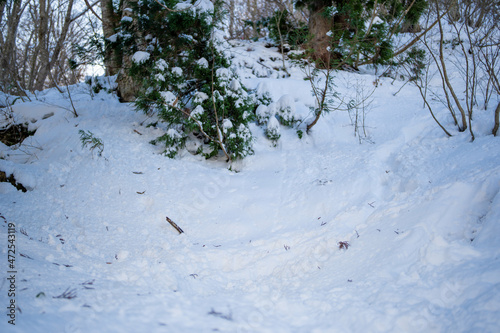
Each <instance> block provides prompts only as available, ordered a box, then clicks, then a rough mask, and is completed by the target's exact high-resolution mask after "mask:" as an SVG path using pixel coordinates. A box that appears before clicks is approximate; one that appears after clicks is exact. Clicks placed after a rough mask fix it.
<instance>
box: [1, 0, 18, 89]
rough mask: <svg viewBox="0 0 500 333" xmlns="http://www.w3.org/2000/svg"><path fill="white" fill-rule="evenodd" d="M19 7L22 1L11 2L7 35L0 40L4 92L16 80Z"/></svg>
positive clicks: (3, 7)
mask: <svg viewBox="0 0 500 333" xmlns="http://www.w3.org/2000/svg"><path fill="white" fill-rule="evenodd" d="M21 5H22V0H18V1H13V3H12V5H11V8H10V12H8V13H7V15H8V19H7V35H6V38H5V40H3V39H2V40H1V42H2V45H0V46H1V47H2V51H1V52H0V86H1V88H2V89H5V90H6V89H8V88H7V87H8V86H10V85H12V83H14V82H16V81H17V79H18V77H17V71H16V68H17V65H16V37H17V28H18V26H19V21H20V19H21V14H22V12H23V9H24V7H22V6H21ZM1 10H2V12H3V11H4V10H5V3H3V6H2V8H1Z"/></svg>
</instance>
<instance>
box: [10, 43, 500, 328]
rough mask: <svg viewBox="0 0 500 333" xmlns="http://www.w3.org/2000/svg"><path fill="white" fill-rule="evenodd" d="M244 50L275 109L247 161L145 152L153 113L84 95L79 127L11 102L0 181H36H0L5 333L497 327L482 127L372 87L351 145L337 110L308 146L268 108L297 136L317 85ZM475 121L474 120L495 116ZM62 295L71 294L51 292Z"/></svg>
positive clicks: (404, 94)
mask: <svg viewBox="0 0 500 333" xmlns="http://www.w3.org/2000/svg"><path fill="white" fill-rule="evenodd" d="M247 47H248V44H244V43H242V44H240V45H239V46H238V45H236V46H235V47H234V48H233V49H232V50H231V52H232V53H233V54H234V55H235V56H236V58H235V60H234V62H235V64H236V65H237V66H239V67H238V74H239V76H240V77H242V78H244V82H243V83H244V84H245V85H246V87H247V88H249V89H253V90H254V91H255V89H257V88H258V89H259V93H260V94H263V93H264V92H268V93H269V95H270V97H271V98H272V99H273V101H274V103H273V104H274V105H271V106H269V107H266V106H264V105H263V106H261V107H259V110H260V111H259V113H260V114H266V113H268V112H270V111H269V109H272V110H274V111H273V113H272V115H271V118H270V121H269V125H268V126H267V127H266V126H264V128H263V127H259V126H257V125H256V124H251V125H250V130H251V131H252V133H253V136H254V138H255V142H254V147H253V149H254V151H255V154H254V155H252V156H249V157H247V158H246V159H244V160H243V161H238V162H236V163H233V164H232V165H227V164H226V163H225V162H224V161H223V160H217V159H215V160H205V159H204V158H202V157H200V156H198V155H192V154H190V153H189V152H187V151H183V152H181V153H180V156H179V157H178V158H176V159H168V158H166V157H164V156H163V155H162V154H161V153H162V151H163V150H164V149H163V148H162V147H160V146H154V145H151V144H150V141H151V140H154V139H155V138H157V137H159V136H161V135H163V134H165V133H168V134H170V135H175V134H176V133H177V132H176V130H174V129H170V130H162V129H161V127H160V126H158V127H154V126H148V125H149V124H152V123H154V122H155V119H154V118H153V119H152V118H151V116H150V115H145V114H142V113H139V112H135V111H134V110H133V106H132V105H128V104H120V103H119V102H118V101H117V99H116V97H114V96H113V95H109V94H106V93H104V92H101V93H99V94H97V95H95V96H92V95H91V94H90V93H89V89H88V88H87V87H86V86H85V85H84V84H80V85H76V86H72V87H71V88H70V89H71V92H72V99H73V102H74V104H75V107H76V109H77V111H78V114H79V117H77V118H75V117H74V116H73V115H72V113H71V112H70V102H69V100H68V99H67V97H63V96H61V95H60V94H59V93H58V92H57V91H56V90H46V91H42V92H39V93H38V94H37V98H35V97H34V96H32V100H33V101H32V102H26V103H21V102H20V101H18V102H16V104H15V105H14V106H13V113H14V115H15V119H16V121H19V122H28V123H29V126H30V128H33V129H37V131H36V133H35V134H34V135H33V136H32V137H30V138H28V139H26V140H25V141H24V142H23V143H22V144H21V145H18V146H12V147H7V146H5V145H2V146H0V150H1V154H0V156H4V158H2V159H0V170H2V171H6V173H7V174H11V173H13V174H14V176H15V178H16V179H17V180H18V182H20V183H22V184H23V185H25V186H27V187H29V190H28V191H27V192H26V193H23V192H21V191H16V189H15V188H14V187H13V186H11V185H10V184H8V183H0V185H1V186H0V215H1V217H0V224H1V227H0V239H1V243H0V244H2V248H1V250H2V253H3V258H4V260H2V266H1V267H2V268H1V272H2V274H6V272H7V266H6V264H7V260H6V258H7V246H6V244H7V243H6V240H7V222H11V223H15V225H16V230H17V233H16V248H17V249H18V251H17V252H16V265H17V271H18V273H17V280H16V283H17V285H16V288H17V290H16V291H17V293H16V305H17V306H18V307H19V309H20V310H21V311H22V312H21V311H17V312H16V316H17V317H16V327H15V329H16V330H14V327H12V326H11V325H9V324H8V323H7V320H6V316H4V318H3V319H2V320H0V331H1V332H14V331H15V332H66V331H67V332H79V331H80V332H98V331H100V332H115V331H116V332H138V331H151V332H213V331H219V332H466V331H467V332H472V331H477V332H495V331H497V330H498V327H499V325H500V319H499V318H500V297H499V294H500V261H499V255H500V245H499V237H500V226H499V223H498V222H499V221H500V195H499V193H500V140H499V139H498V138H497V137H493V136H492V135H491V134H489V131H491V129H490V128H487V127H486V126H483V125H481V126H477V125H475V126H477V127H475V130H476V140H475V141H474V142H470V138H469V136H468V133H466V132H464V133H460V132H458V131H454V132H453V133H452V134H453V136H452V137H451V138H447V137H446V136H445V135H444V134H443V133H442V131H441V130H440V129H439V128H438V127H437V125H436V124H435V123H434V121H433V120H432V118H431V116H430V114H429V112H428V111H427V110H425V109H423V108H422V102H421V100H420V97H419V93H418V91H417V90H416V88H414V87H412V86H411V85H410V84H408V85H406V86H405V87H404V88H403V89H402V90H401V91H400V92H399V93H398V94H396V95H394V93H396V92H397V91H398V90H399V89H400V88H401V86H402V85H403V84H404V82H402V81H398V80H396V81H393V80H392V79H390V78H383V77H382V78H380V81H379V86H378V87H377V90H376V91H375V93H374V94H373V95H372V98H373V102H372V104H371V105H370V109H369V110H366V111H367V114H366V131H367V136H368V137H367V140H365V141H362V144H360V143H359V140H358V137H355V136H354V130H353V124H352V121H351V119H350V117H349V114H348V113H347V112H342V111H338V112H332V113H329V114H326V115H325V116H323V117H321V119H320V120H319V121H318V123H317V125H316V126H315V127H313V129H312V130H311V131H310V133H305V131H304V133H303V138H302V139H299V137H298V136H297V129H296V128H288V127H284V126H281V125H279V124H278V122H277V119H276V118H275V116H274V114H275V113H276V110H279V107H280V106H285V107H288V106H289V107H290V108H292V107H294V108H295V114H296V116H297V117H298V118H300V119H305V120H304V123H303V125H304V124H307V123H308V120H310V119H311V117H312V115H311V114H310V110H309V107H310V106H314V98H313V97H312V95H311V86H310V82H309V81H305V80H304V73H302V72H301V70H300V69H298V68H296V67H293V66H292V65H291V64H288V66H290V67H289V68H288V71H289V72H290V74H291V76H290V77H289V78H286V79H283V78H281V77H282V76H281V74H282V72H280V71H276V70H272V71H269V72H268V71H267V69H266V67H264V66H262V64H264V65H265V66H267V67H269V68H273V67H275V66H274V65H273V64H274V62H276V64H277V66H276V67H279V66H280V62H281V58H280V54H279V53H278V52H276V50H268V49H265V48H264V47H263V45H261V44H260V43H257V44H253V47H254V49H255V50H256V51H254V52H251V53H249V52H246V51H245V50H246V49H247ZM252 54H253V55H252ZM252 57H255V58H252ZM271 57H272V58H273V59H277V60H273V59H271ZM259 58H263V59H264V61H263V62H262V61H261V64H259V63H258V59H259ZM257 68H261V69H262V71H260V70H256V69H257ZM264 69H266V70H265V71H264ZM264 73H265V74H266V75H267V76H265V77H260V76H261V75H263V74H264ZM226 74H227V75H229V72H227V73H222V72H220V73H218V75H226ZM374 79H375V77H374V76H373V75H372V74H370V73H368V72H361V73H359V74H353V73H338V75H336V85H337V87H336V89H337V90H338V92H339V93H340V95H341V96H350V95H351V94H352V93H353V90H355V89H356V88H353V87H354V86H353V85H351V86H349V88H346V87H347V85H345V84H343V83H342V82H356V81H360V82H361V83H360V84H363V85H364V86H369V85H372V86H373V84H372V82H373V81H374ZM346 80H347V81H346ZM282 96H287V97H282ZM174 97H175V96H174ZM432 103H435V106H436V109H439V108H438V105H439V102H437V101H432ZM491 104H492V105H493V104H495V103H493V102H492V103H491ZM495 105H496V104H495ZM272 110H271V111H272ZM197 112H203V109H202V108H201V106H200V109H197V110H193V112H192V115H193V114H196V113H197ZM476 112H477V113H476V118H475V119H476V120H474V121H475V122H477V123H478V124H482V123H481V122H482V121H483V120H484V119H490V118H492V116H493V111H492V110H490V109H489V110H477V111H476ZM48 114H53V115H52V116H50V117H46V115H48ZM269 114H270V113H269ZM445 114H446V110H442V112H441V113H440V114H439V115H438V116H439V117H441V119H443V121H444V122H445V123H446V124H447V125H450V123H451V119H447V118H446V116H445ZM268 119H269V118H268ZM2 121H3V118H2ZM303 125H302V126H303ZM228 126H229V124H228V123H227V122H225V121H224V123H223V127H224V128H228ZM269 126H271V128H274V129H277V130H279V132H278V133H279V134H280V135H281V137H280V138H279V140H278V144H277V145H274V144H273V142H271V141H270V140H268V139H267V138H266V135H265V130H266V128H269ZM299 128H302V129H303V127H299ZM79 130H85V131H91V132H92V133H93V134H94V136H95V137H96V138H99V139H101V140H102V142H103V144H104V150H103V153H102V157H98V156H96V154H92V152H91V151H90V150H89V149H88V148H82V144H81V141H80V136H79V133H78V131H79ZM238 130H239V131H247V129H246V127H244V126H243V127H242V128H238ZM368 139H369V140H368ZM229 167H230V168H231V170H229ZM166 217H169V218H170V219H172V220H173V221H174V222H175V223H177V225H178V226H179V227H181V228H182V229H183V231H184V233H182V234H179V233H178V232H177V231H176V230H175V229H174V228H173V227H172V226H171V225H170V224H169V223H168V222H167V221H166ZM4 219H5V220H4ZM340 242H343V243H342V244H347V246H343V248H340V247H341V243H340ZM0 288H1V289H2V290H1V295H2V296H1V297H0V300H1V303H2V304H3V305H2V306H7V302H9V299H8V298H7V296H6V295H7V289H6V288H7V284H6V283H5V284H1V286H0ZM65 291H73V292H74V294H75V295H76V297H75V298H71V299H67V298H64V297H59V298H57V297H58V296H61V295H62V294H63V293H64V292H65ZM4 311H5V310H4Z"/></svg>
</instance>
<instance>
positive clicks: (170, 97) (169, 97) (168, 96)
mask: <svg viewBox="0 0 500 333" xmlns="http://www.w3.org/2000/svg"><path fill="white" fill-rule="evenodd" d="M160 95H161V97H162V98H163V100H164V101H165V103H167V104H172V103H173V102H174V101H175V100H177V96H175V94H174V93H173V92H171V91H162V92H160Z"/></svg>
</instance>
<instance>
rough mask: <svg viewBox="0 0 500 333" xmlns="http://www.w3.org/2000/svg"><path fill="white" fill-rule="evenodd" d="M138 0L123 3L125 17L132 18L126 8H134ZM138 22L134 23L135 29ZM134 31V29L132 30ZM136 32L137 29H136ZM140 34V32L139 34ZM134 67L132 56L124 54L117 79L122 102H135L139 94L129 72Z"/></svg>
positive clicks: (126, 0) (127, 0)
mask: <svg viewBox="0 0 500 333" xmlns="http://www.w3.org/2000/svg"><path fill="white" fill-rule="evenodd" d="M136 1H137V0H124V1H123V3H122V13H123V15H124V16H125V15H127V16H130V15H132V13H130V12H129V11H127V10H125V9H126V8H132V7H133V6H132V5H131V3H132V2H136ZM135 24H136V22H135V21H134V22H133V23H132V26H133V27H134V26H135ZM132 29H134V28H132ZM134 30H135V29H134ZM139 33H140V32H139ZM131 67H132V54H127V53H124V54H123V55H122V61H121V68H120V70H119V72H118V78H117V79H116V83H117V84H118V97H120V101H122V102H133V101H134V100H135V98H136V97H137V93H138V92H139V88H138V86H137V83H136V82H135V81H134V80H133V78H132V77H131V76H130V75H129V70H130V68H131Z"/></svg>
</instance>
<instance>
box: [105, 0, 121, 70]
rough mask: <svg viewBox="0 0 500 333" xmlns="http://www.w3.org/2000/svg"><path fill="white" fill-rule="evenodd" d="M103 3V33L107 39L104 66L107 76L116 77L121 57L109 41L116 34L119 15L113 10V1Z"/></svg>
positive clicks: (107, 0) (106, 0)
mask: <svg viewBox="0 0 500 333" xmlns="http://www.w3.org/2000/svg"><path fill="white" fill-rule="evenodd" d="M100 1H101V13H102V14H101V15H102V32H103V35H104V39H105V44H106V51H105V56H104V65H105V66H106V75H115V74H117V73H118V71H119V70H120V67H121V55H119V54H118V53H117V51H116V49H114V48H112V47H110V45H109V41H108V40H107V39H108V38H110V37H111V36H113V35H114V34H115V33H116V28H117V27H118V24H119V22H120V17H119V15H118V14H117V13H116V12H115V10H114V9H113V2H112V0H100Z"/></svg>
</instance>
